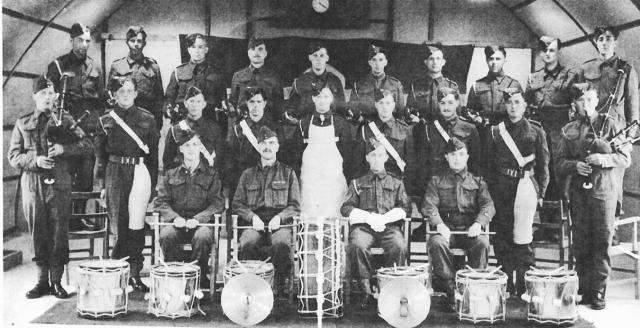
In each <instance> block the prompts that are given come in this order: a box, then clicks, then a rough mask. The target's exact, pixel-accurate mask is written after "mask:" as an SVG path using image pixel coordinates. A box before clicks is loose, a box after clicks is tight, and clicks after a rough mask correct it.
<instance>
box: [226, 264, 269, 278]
mask: <svg viewBox="0 0 640 328" xmlns="http://www.w3.org/2000/svg"><path fill="white" fill-rule="evenodd" d="M240 262H241V263H242V265H240V264H238V263H237V262H236V261H233V263H229V264H228V265H227V268H226V269H227V270H229V271H231V272H233V273H235V274H243V273H253V274H257V275H261V274H265V273H268V272H273V264H272V263H267V262H264V261H240Z"/></svg>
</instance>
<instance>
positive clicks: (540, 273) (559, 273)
mask: <svg viewBox="0 0 640 328" xmlns="http://www.w3.org/2000/svg"><path fill="white" fill-rule="evenodd" d="M526 275H528V276H534V277H554V278H562V277H567V276H575V275H576V271H574V270H566V269H564V268H563V269H535V270H528V271H527V272H526Z"/></svg>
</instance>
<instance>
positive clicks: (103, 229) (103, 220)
mask: <svg viewBox="0 0 640 328" xmlns="http://www.w3.org/2000/svg"><path fill="white" fill-rule="evenodd" d="M99 199H100V193H99V192H72V193H71V202H72V203H73V202H74V201H78V200H86V201H92V200H93V201H95V202H96V204H95V211H94V212H93V213H85V214H79V213H71V216H70V217H69V221H70V223H71V221H72V220H81V219H89V220H94V221H95V223H96V224H98V225H99V226H100V229H98V230H95V231H88V230H81V231H69V233H68V236H69V241H72V240H83V239H84V240H88V242H89V246H88V247H84V248H71V243H70V244H69V246H70V247H69V261H84V260H93V259H95V258H98V257H99V256H101V257H103V258H108V257H109V252H108V249H109V217H108V215H107V212H106V209H105V208H104V207H102V206H100V205H99V203H98V200H99ZM100 238H101V239H102V254H100V255H97V254H96V253H95V240H96V239H100ZM85 252H86V253H87V255H86V256H79V257H73V256H71V255H72V254H77V253H85ZM65 276H66V280H67V285H69V284H70V282H69V264H66V265H65Z"/></svg>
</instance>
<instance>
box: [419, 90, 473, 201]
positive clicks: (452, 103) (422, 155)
mask: <svg viewBox="0 0 640 328" xmlns="http://www.w3.org/2000/svg"><path fill="white" fill-rule="evenodd" d="M437 95H438V98H437V99H438V108H439V111H438V116H437V118H436V119H434V120H433V121H429V122H420V123H418V124H417V125H415V127H414V130H413V133H414V136H415V140H416V141H415V143H416V149H417V151H416V152H417V166H418V167H419V170H420V172H419V177H420V178H419V179H418V180H419V184H420V185H419V186H418V192H419V193H418V194H420V195H423V194H424V191H425V189H426V186H427V183H429V180H430V179H431V177H432V176H435V175H439V174H441V173H444V172H446V171H448V169H449V166H448V165H447V163H446V161H445V154H446V149H447V145H448V144H449V141H450V140H452V138H454V137H455V138H457V139H459V140H460V141H462V142H464V143H465V144H467V152H468V155H469V163H468V165H467V167H468V168H469V171H471V172H473V173H475V174H479V173H480V172H479V166H480V147H481V146H480V140H479V138H478V130H476V127H475V125H473V124H471V123H469V122H467V121H463V120H461V119H460V118H459V117H458V114H457V110H458V108H459V107H460V94H459V93H458V89H452V88H447V87H442V88H440V89H438V92H437Z"/></svg>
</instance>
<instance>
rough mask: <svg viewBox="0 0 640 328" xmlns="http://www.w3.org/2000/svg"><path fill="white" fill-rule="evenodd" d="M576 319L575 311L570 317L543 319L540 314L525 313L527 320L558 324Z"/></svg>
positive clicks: (572, 321)
mask: <svg viewBox="0 0 640 328" xmlns="http://www.w3.org/2000/svg"><path fill="white" fill-rule="evenodd" d="M576 320H578V314H577V312H576V314H575V315H573V316H572V317H571V318H560V319H544V318H542V316H539V315H535V314H531V313H527V321H534V322H537V323H555V324H558V325H562V324H566V323H574V322H576Z"/></svg>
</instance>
